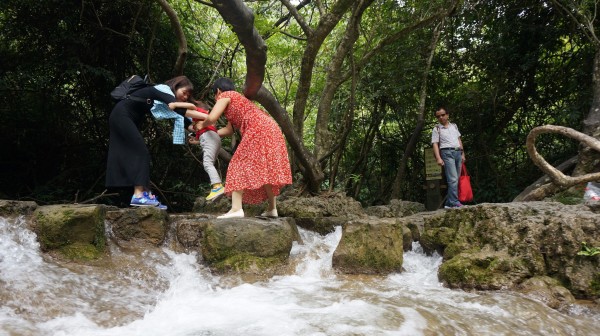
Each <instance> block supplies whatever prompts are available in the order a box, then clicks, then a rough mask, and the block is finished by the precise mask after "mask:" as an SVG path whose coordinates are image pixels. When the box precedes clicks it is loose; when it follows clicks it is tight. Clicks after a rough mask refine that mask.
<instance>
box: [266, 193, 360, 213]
mask: <svg viewBox="0 0 600 336" xmlns="http://www.w3.org/2000/svg"><path fill="white" fill-rule="evenodd" d="M277 210H278V211H279V215H280V216H287V217H293V218H318V217H346V218H359V217H364V216H365V212H364V211H363V208H362V206H361V204H360V202H358V201H356V200H355V199H353V198H352V197H348V196H345V195H343V194H341V193H330V194H323V195H319V196H315V197H293V196H292V197H288V198H286V199H285V200H282V201H281V202H278V204H277Z"/></svg>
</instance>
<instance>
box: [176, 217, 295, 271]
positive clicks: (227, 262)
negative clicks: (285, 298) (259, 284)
mask: <svg viewBox="0 0 600 336" xmlns="http://www.w3.org/2000/svg"><path fill="white" fill-rule="evenodd" d="M184 226H186V224H183V225H182V226H181V227H184ZM187 226H188V227H187V229H186V230H187V231H188V235H186V236H187V237H188V238H182V236H181V235H180V234H178V239H181V240H185V241H187V242H190V243H191V244H195V243H196V239H194V237H195V236H194V232H195V231H197V230H201V233H200V234H199V235H198V236H197V237H198V240H197V242H198V243H199V245H200V248H201V251H202V257H203V259H204V262H205V263H207V264H208V266H209V267H210V268H211V269H212V270H214V271H217V272H219V273H229V272H232V271H235V272H241V273H256V274H264V273H272V272H274V270H275V269H277V268H278V267H282V266H283V265H285V264H286V262H287V260H288V257H289V255H290V251H291V249H292V243H293V242H294V241H300V235H299V233H298V229H297V227H296V224H295V223H294V220H293V219H292V218H282V217H280V218H277V219H259V218H249V217H245V218H229V219H216V218H212V219H206V220H202V221H201V223H199V224H198V226H197V229H193V228H190V227H189V223H188V224H187ZM190 234H191V235H190Z"/></svg>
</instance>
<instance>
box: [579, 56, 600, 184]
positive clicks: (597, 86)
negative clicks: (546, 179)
mask: <svg viewBox="0 0 600 336" xmlns="http://www.w3.org/2000/svg"><path fill="white" fill-rule="evenodd" d="M592 76H593V85H594V88H593V92H594V98H593V100H592V106H591V107H590V111H589V112H588V115H587V116H586V118H585V119H584V120H583V133H585V134H587V135H591V136H593V137H594V138H596V139H598V138H600V48H596V54H595V55H594V69H593V75H592ZM596 171H600V152H598V151H594V150H592V149H591V148H590V147H587V146H581V147H580V149H579V162H577V166H576V167H575V170H574V171H573V176H579V175H585V174H587V173H591V172H596Z"/></svg>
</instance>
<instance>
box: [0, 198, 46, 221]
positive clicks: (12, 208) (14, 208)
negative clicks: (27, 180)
mask: <svg viewBox="0 0 600 336" xmlns="http://www.w3.org/2000/svg"><path fill="white" fill-rule="evenodd" d="M37 207H38V205H37V203H35V202H33V201H11V200H0V217H15V216H29V215H31V214H32V213H33V211H35V209H36V208H37Z"/></svg>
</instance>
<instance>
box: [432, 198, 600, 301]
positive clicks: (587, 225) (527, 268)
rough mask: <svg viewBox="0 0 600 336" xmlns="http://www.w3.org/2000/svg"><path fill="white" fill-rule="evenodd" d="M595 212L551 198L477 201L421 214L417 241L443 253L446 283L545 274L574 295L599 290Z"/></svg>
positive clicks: (599, 225)
mask: <svg viewBox="0 0 600 336" xmlns="http://www.w3.org/2000/svg"><path fill="white" fill-rule="evenodd" d="M583 242H587V244H588V246H594V247H600V216H599V215H598V214H596V213H594V212H592V211H590V209H589V208H588V207H586V206H584V205H563V204H561V203H553V202H528V203H502V204H480V205H477V206H467V207H463V208H460V209H453V210H449V211H438V212H435V214H434V215H432V216H429V217H426V218H425V219H424V226H423V232H422V233H421V245H422V246H423V248H424V249H425V250H426V251H428V252H432V251H438V252H439V253H441V254H442V255H443V257H444V262H443V264H442V266H441V267H440V270H439V277H440V280H442V281H443V282H445V283H446V284H448V285H449V286H450V287H460V288H476V289H500V288H514V287H515V286H517V285H518V284H520V283H522V282H524V281H525V280H526V279H529V278H531V277H535V276H545V275H547V276H550V277H552V278H554V279H556V280H558V281H560V283H561V285H563V286H565V287H566V288H568V289H569V290H570V291H571V293H572V294H573V295H574V296H575V297H578V298H597V297H599V296H600V254H598V255H593V256H592V255H590V256H586V255H578V252H580V251H581V246H582V243H583Z"/></svg>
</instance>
